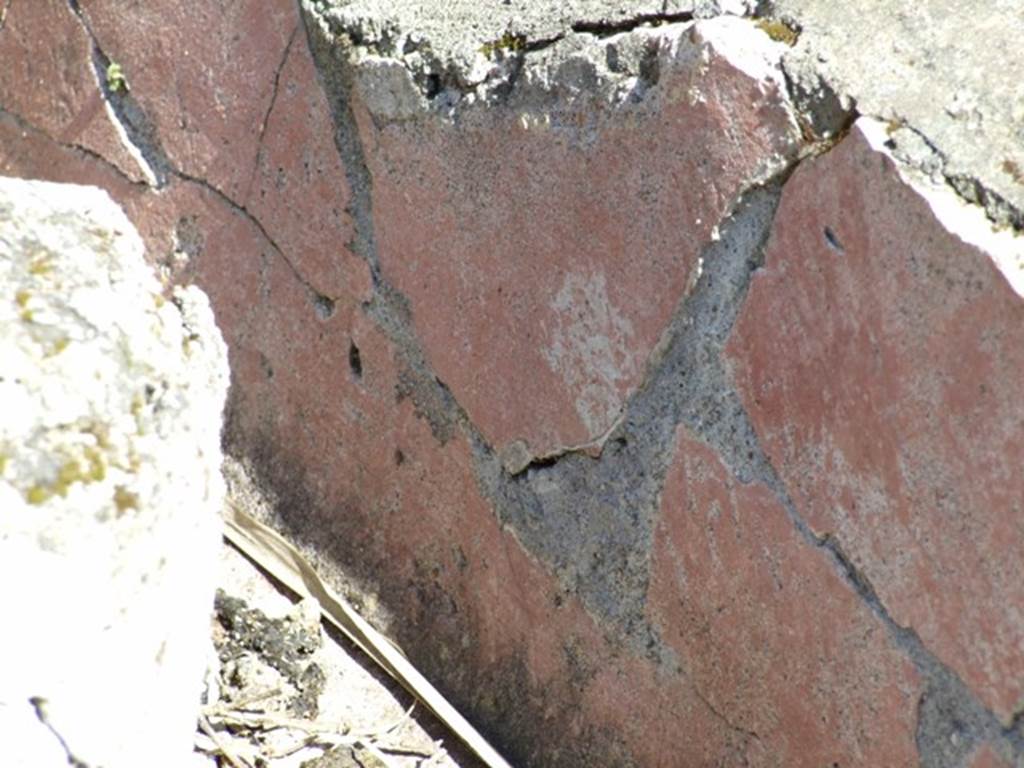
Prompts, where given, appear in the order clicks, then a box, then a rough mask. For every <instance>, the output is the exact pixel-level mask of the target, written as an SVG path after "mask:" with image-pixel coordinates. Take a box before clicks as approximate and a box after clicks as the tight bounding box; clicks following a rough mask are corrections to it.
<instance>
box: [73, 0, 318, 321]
mask: <svg viewBox="0 0 1024 768" xmlns="http://www.w3.org/2000/svg"><path fill="white" fill-rule="evenodd" d="M67 2H68V7H69V8H70V9H71V11H72V13H74V14H75V16H76V17H77V18H78V19H79V22H80V23H81V25H82V28H83V29H84V30H85V32H86V34H87V35H88V36H89V39H90V41H91V42H92V47H93V74H94V75H95V77H96V80H97V82H98V85H99V87H100V90H101V92H102V95H103V99H104V102H105V103H106V105H107V108H108V112H109V114H110V117H111V122H113V123H114V125H115V126H117V127H118V129H119V131H120V133H121V134H122V137H123V138H124V139H125V140H126V142H127V143H126V146H128V147H129V148H130V149H131V150H133V156H136V159H137V160H140V166H141V167H142V168H143V170H144V171H146V174H147V177H148V178H149V179H150V184H149V186H152V187H154V188H155V189H157V190H160V189H162V188H164V187H165V186H166V185H167V183H168V177H174V178H177V179H179V180H180V181H183V182H186V183H189V184H195V185H197V186H199V187H200V188H202V189H204V190H206V191H207V192H209V193H210V194H211V195H213V196H214V197H215V198H216V199H217V200H219V201H220V202H221V203H222V204H224V205H225V206H227V207H228V208H229V209H230V210H231V211H232V212H233V213H235V214H236V215H239V216H241V217H242V218H244V219H245V220H246V221H248V222H249V223H250V224H251V225H252V226H253V227H255V228H256V230H257V231H258V232H259V234H260V237H261V238H262V239H263V240H264V241H265V242H266V243H267V244H268V245H269V246H270V248H271V249H272V250H273V251H274V253H275V254H276V255H277V256H278V257H280V258H281V260H282V261H284V263H285V265H286V266H287V267H288V269H289V271H291V273H292V275H293V276H294V277H295V279H296V280H297V281H298V282H299V283H300V284H301V285H302V286H303V287H304V288H305V289H306V291H307V293H308V296H309V300H310V302H311V304H312V305H313V307H314V309H315V310H318V311H322V309H321V308H322V307H323V306H324V305H325V304H330V305H333V301H332V300H331V299H330V298H328V297H326V296H324V295H323V294H322V293H320V292H319V291H317V290H316V288H315V287H314V286H313V285H312V284H311V283H310V281H309V280H308V279H307V278H306V277H305V276H304V275H303V274H302V272H301V271H300V270H299V269H298V267H296V265H295V264H294V262H292V260H291V259H290V258H289V257H288V256H287V254H286V253H285V252H284V249H282V248H281V246H279V245H278V243H277V242H276V241H275V240H274V238H273V237H272V236H271V234H270V232H269V231H268V230H267V228H266V227H265V226H264V225H263V222H261V221H260V220H259V218H258V217H257V216H255V215H254V214H253V213H252V212H251V211H249V210H248V209H247V208H246V206H245V205H244V204H242V203H240V202H238V201H236V200H234V199H233V198H232V197H231V196H230V195H228V194H227V193H226V192H224V191H223V190H221V189H219V188H218V187H217V186H215V185H214V184H211V183H210V182H208V181H207V180H206V179H203V178H201V177H198V176H193V175H191V174H189V173H186V172H185V171H183V170H181V169H180V168H178V167H177V166H175V164H174V163H173V162H172V161H171V159H170V158H169V157H168V156H167V154H166V153H165V152H164V150H163V147H162V145H161V142H160V138H159V136H158V135H157V131H156V128H155V125H154V123H153V122H152V121H151V120H150V119H149V117H148V115H146V113H145V111H144V110H143V109H142V107H141V106H140V105H139V104H138V103H137V102H136V101H135V99H134V98H132V97H131V95H130V92H128V93H117V92H115V91H113V90H112V89H111V88H110V87H109V85H108V83H107V81H106V72H107V67H108V66H109V65H110V63H111V59H110V57H109V56H107V54H106V53H105V52H104V50H103V48H102V46H101V45H100V43H99V40H98V39H97V37H96V35H95V34H94V33H93V31H92V28H91V27H90V25H89V23H88V20H87V19H86V18H85V15H84V14H83V12H82V10H81V8H80V7H79V2H78V0H67ZM298 30H299V25H298V24H296V25H295V28H294V29H293V30H292V35H291V37H290V38H289V40H288V43H287V45H286V46H285V50H284V54H283V56H282V58H281V62H280V64H279V65H278V68H277V70H276V71H275V74H274V87H273V93H272V97H271V102H270V106H269V107H268V109H267V112H266V114H265V115H264V118H263V122H262V124H261V128H260V135H259V151H258V152H257V158H256V163H255V165H254V168H253V177H255V174H256V172H257V167H258V163H259V157H260V154H259V152H261V151H262V148H263V139H264V135H265V131H266V126H267V121H268V120H269V117H270V112H271V111H272V110H273V107H274V103H275V102H276V99H277V92H278V84H279V79H280V74H281V71H282V70H283V68H284V65H285V62H286V61H287V58H288V53H289V52H290V50H291V46H292V43H293V42H294V40H295V37H296V35H297V33H298ZM90 154H92V155H93V156H97V157H98V155H96V153H90ZM104 162H106V163H107V164H108V165H109V161H104ZM121 176H122V177H123V176H124V174H123V172H122V173H121ZM250 185H251V181H250ZM143 186H146V185H143Z"/></svg>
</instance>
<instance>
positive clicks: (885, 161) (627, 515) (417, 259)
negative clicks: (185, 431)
mask: <svg viewBox="0 0 1024 768" xmlns="http://www.w3.org/2000/svg"><path fill="white" fill-rule="evenodd" d="M384 5H385V6H386V7H383V8H381V7H376V6H375V5H374V4H372V3H369V2H358V3H352V4H350V5H347V6H345V7H344V8H338V7H337V5H336V4H334V3H329V2H325V1H324V0H309V1H308V2H304V3H302V4H301V7H300V6H299V5H297V4H296V2H295V0H273V1H268V0H261V1H260V2H255V0H235V1H234V2H228V3H223V2H216V3H215V2H205V1H203V2H192V3H188V4H185V3H180V2H177V1H176V0H160V1H159V2H148V3H134V4H132V3H129V4H126V3H124V2H119V1H115V0H80V1H79V2H71V3H67V4H66V3H65V2H62V1H59V0H44V1H42V2H37V1H36V0H7V2H6V3H5V4H4V5H3V8H4V10H5V14H4V16H3V21H2V22H0V60H3V61H4V62H16V65H14V66H5V67H4V68H2V70H0V173H6V174H13V175H22V176H32V177H42V178H47V179H54V180H62V181H68V180H73V181H78V182H86V183H91V184H97V185H99V186H101V187H103V188H105V189H107V190H108V191H109V192H110V194H111V195H112V196H113V197H114V198H115V199H117V200H118V201H119V202H121V203H122V205H124V206H125V208H126V210H127V211H128V212H129V215H130V216H131V217H132V219H133V221H134V223H135V224H136V226H137V227H138V228H139V230H140V232H141V233H142V235H143V237H144V238H145V239H146V240H147V245H148V249H149V251H150V252H151V253H153V254H158V258H159V260H160V262H161V266H162V267H164V268H165V269H166V270H167V271H168V272H169V273H170V274H172V275H173V276H175V278H176V279H178V280H181V281H184V282H187V281H194V282H196V283H198V284H199V285H200V286H201V287H203V288H204V289H205V290H206V291H207V293H208V294H209V295H210V297H211V302H212V303H213V306H214V310H215V312H216V316H217V320H218V323H219V324H220V326H221V328H222V330H223V332H224V334H225V337H226V339H227V341H228V345H229V352H230V361H231V369H232V393H231V404H230V427H229V448H230V450H231V451H232V452H233V453H234V454H236V455H237V456H239V457H240V458H243V459H245V460H247V461H248V462H249V464H250V465H251V466H252V467H253V469H254V470H255V471H257V472H258V473H259V475H260V476H261V478H262V479H263V481H264V482H265V483H266V484H267V485H268V487H269V488H271V489H272V490H273V491H274V492H275V493H276V495H277V497H278V498H279V500H280V507H279V511H278V514H279V518H278V520H277V523H278V524H279V525H280V526H282V527H283V528H285V529H287V530H288V531H289V532H290V534H291V535H292V536H293V537H295V538H297V539H298V540H299V541H300V542H302V543H303V545H304V546H306V547H307V548H308V549H309V550H310V551H312V552H315V553H316V556H317V558H318V559H319V560H320V561H321V563H322V564H323V566H324V568H325V569H327V570H328V571H329V570H330V569H331V568H332V567H337V565H339V564H340V565H342V566H344V568H345V570H346V571H347V572H348V573H350V574H354V575H355V578H357V579H358V580H360V582H361V583H362V584H363V585H364V586H369V587H370V588H371V589H372V590H373V591H374V592H375V593H376V594H377V595H378V596H379V605H376V606H373V605H370V606H367V610H368V611H370V612H371V613H374V615H375V616H376V617H377V618H378V619H379V620H380V621H383V622H389V621H390V629H391V631H392V632H393V633H394V635H395V637H396V638H397V639H398V640H399V641H400V642H401V643H402V645H403V646H404V647H405V648H406V649H407V650H408V651H409V652H410V654H411V655H412V656H413V658H414V659H415V660H416V661H417V663H419V664H420V665H421V666H422V667H423V668H424V669H425V670H426V671H427V672H428V674H429V675H430V676H431V677H432V678H433V679H434V680H435V681H436V682H437V683H438V684H439V685H440V687H441V688H442V689H444V690H445V692H446V693H448V694H450V695H451V696H452V698H453V699H454V701H455V702H456V703H458V704H459V705H460V706H462V707H464V708H465V710H466V711H467V712H468V713H470V714H471V716H472V717H473V718H474V719H475V720H476V721H477V722H478V723H479V724H480V725H481V726H482V727H483V728H484V730H485V731H486V732H487V733H488V734H489V735H490V736H491V737H493V739H494V740H495V742H496V743H497V744H498V745H499V746H500V747H501V748H502V750H503V751H504V752H506V753H507V755H508V757H509V758H510V759H511V760H512V761H513V762H514V763H516V764H520V765H543V766H549V765H564V766H582V765H587V766H590V765H615V766H623V765H638V766H676V765H687V766H689V765H694V766H698V765H709V766H710V765H722V766H733V765H758V766H803V765H806V766H821V765H837V766H860V765H886V766H903V765H907V766H909V765H925V766H974V767H975V768H978V767H980V766H1009V765H1024V733H1022V731H1021V721H1020V716H1019V713H1020V709H1021V702H1022V700H1024V616H1022V615H1021V606H1022V605H1024V578H1022V577H1024V573H1022V569H1024V566H1022V562H1024V530H1022V527H1024V516H1022V512H1024V510H1022V509H1021V506H1022V503H1024V502H1022V499H1024V475H1022V474H1021V472H1020V467H1021V466H1022V464H1024V402H1022V401H1021V399H1020V397H1019V389H1020V382H1021V381H1024V351H1022V350H1024V299H1022V295H1024V269H1022V265H1024V245H1022V242H1024V238H1022V236H1021V223H1022V217H1021V211H1022V210H1024V185H1022V179H1024V176H1022V172H1021V170H1020V169H1021V168H1024V140H1022V137H1021V135H1020V119H1021V117H1022V115H1021V114H1019V105H1020V104H1022V103H1024V98H1021V94H1020V92H1019V84H1017V83H1016V82H1015V81H1014V80H1013V78H1012V77H1010V76H1009V75H1008V74H1007V73H1008V72H1012V71H1013V66H1011V65H1010V63H1009V61H1005V60H1004V61H1003V63H1002V64H999V63H998V62H999V61H1000V58H999V57H1000V55H1002V56H1003V59H1007V58H1008V59H1011V60H1013V57H1014V56H1016V61H1017V69H1018V70H1019V69H1020V66H1024V62H1020V61H1019V59H1020V54H1019V53H1014V52H1015V51H1019V47H1018V46H1016V43H1015V42H1014V41H1012V40H1011V38H1012V34H1011V33H1010V32H1008V31H1007V30H1011V29H1013V28H1014V23H1010V22H1009V21H1007V19H1014V20H1016V21H1019V22H1020V24H1017V28H1018V29H1019V28H1020V27H1021V25H1024V18H1021V11H1020V9H1019V8H1016V7H1013V4H1011V5H1010V6H1007V7H1006V8H1004V9H1002V11H1000V10H999V9H994V10H993V9H992V8H991V7H989V6H988V5H986V7H985V8H983V9H978V12H977V13H964V12H963V11H962V9H961V10H959V11H957V12H956V13H954V12H953V10H951V9H946V8H945V7H944V5H943V4H942V3H939V2H931V3H924V4H920V3H917V4H913V5H910V4H907V7H906V8H903V7H902V5H901V7H900V9H899V13H894V14H893V15H892V16H891V17H887V18H885V19H878V20H877V23H875V20H874V18H873V16H871V15H870V14H869V9H866V8H862V7H861V6H863V5H866V4H862V3H854V4H847V5H845V6H844V7H843V9H842V10H837V9H833V8H831V5H830V4H827V3H814V2H810V1H809V0H786V1H785V2H779V3H777V4H775V6H774V7H772V8H767V7H764V4H762V6H761V7H760V8H759V11H758V13H756V14H755V13H752V11H751V8H750V6H752V5H753V4H744V3H739V2H736V3H720V4H714V3H699V4H697V5H696V6H693V5H691V4H688V3H668V4H664V3H660V2H659V3H644V2H639V1H638V2H631V3H624V4H613V3H605V2H602V1H601V0H587V2H580V3H573V4H565V3H551V4H531V5H530V7H529V8H523V7H520V6H519V5H518V4H509V5H505V4H497V3H496V4H494V7H491V6H490V5H485V4H481V3H466V4H462V3H458V2H453V3H448V4H444V5H443V7H440V6H439V7H434V6H431V5H430V4H417V3H401V2H394V3H387V4H384ZM548 6H550V7H548ZM624 6H625V7H624ZM432 8H434V10H433V11H432V10H431V9H432ZM442 10H443V11H444V13H442V12H441V11H442ZM726 11H728V13H726ZM1000 13H1001V14H1002V15H1001V16H1000ZM731 14H736V15H731ZM850 14H852V15H853V16H852V17H851V16H850ZM858 14H859V15H858ZM743 15H746V16H747V17H748V18H742V16H743ZM869 17H870V18H871V19H872V21H871V22H870V23H869V22H862V20H863V19H867V18H869ZM998 18H1001V19H1002V21H1001V22H999V23H996V21H994V20H995V19H998ZM853 19H856V20H857V23H854V20H853ZM954 22H955V23H954ZM1015 23H1016V22H1015ZM54 39H59V40H60V41H61V44H59V45H55V44H53V42H52V41H53V40H54ZM979 41H984V43H985V44H984V45H981V44H980V43H979ZM1000 51H1002V52H1003V53H1002V54H1000V53H999V52H1000ZM964 61H972V62H974V63H975V64H976V66H964V65H963V64H962V62H964ZM111 62H115V63H117V64H118V65H120V67H121V70H122V71H123V73H124V76H125V79H126V82H125V83H121V82H120V81H119V80H118V79H117V78H111V77H109V76H108V72H107V68H108V65H109V64H110V63H111ZM911 86H913V87H911ZM1014 89H1017V90H1014ZM922 92H923V93H927V94H931V95H930V96H929V97H921V96H920V94H921V93H922Z"/></svg>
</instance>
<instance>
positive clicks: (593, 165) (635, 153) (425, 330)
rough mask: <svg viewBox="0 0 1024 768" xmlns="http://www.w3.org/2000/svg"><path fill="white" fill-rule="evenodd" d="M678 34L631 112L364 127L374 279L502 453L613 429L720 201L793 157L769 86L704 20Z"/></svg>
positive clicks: (594, 110)
mask: <svg viewBox="0 0 1024 768" xmlns="http://www.w3.org/2000/svg"><path fill="white" fill-rule="evenodd" d="M668 29H669V30H670V31H667V32H666V33H665V39H664V40H663V41H662V42H661V43H660V45H662V46H663V47H664V48H669V47H671V46H672V45H673V44H676V45H678V46H679V47H681V48H683V49H685V48H687V47H688V46H689V47H692V48H693V50H694V55H692V56H691V57H690V58H689V59H686V60H685V63H680V64H675V65H669V64H667V63H666V64H663V70H664V74H663V77H662V80H661V81H660V82H659V87H658V90H657V92H656V94H655V95H652V96H650V97H649V98H648V100H647V101H645V102H642V103H640V104H638V105H634V106H629V107H616V108H609V107H607V106H602V105H601V104H600V103H597V102H588V101H585V102H584V103H581V104H578V105H576V106H573V107H567V108H565V110H564V111H556V112H553V113H551V114H547V113H545V114H542V115H533V114H530V113H525V114H520V113H519V112H518V111H517V110H516V109H513V108H494V109H485V110H482V111H478V112H477V113H472V114H470V115H467V116H465V117H464V118H462V119H461V120H460V121H459V124H458V126H457V127H456V126H454V125H452V124H451V123H449V122H445V121H442V120H432V121H417V122H415V123H409V122H399V123H389V124H385V125H383V126H382V127H380V128H377V127H376V125H375V124H374V123H371V122H370V121H369V120H363V121H362V131H363V133H364V136H363V140H364V143H365V144H366V145H367V146H368V147H371V148H372V151H371V152H370V153H369V155H370V158H369V162H370V166H371V168H370V169H371V172H372V174H373V179H374V185H373V192H374V195H373V206H374V215H375V221H376V223H377V243H378V249H379V253H380V261H381V265H382V268H383V271H384V273H385V275H386V276H387V277H388V278H389V279H390V280H391V282H392V283H393V284H394V285H395V286H396V287H397V288H398V289H399V290H400V291H401V292H402V293H403V294H404V295H405V296H406V297H408V299H409V303H410V306H411V309H412V314H413V320H414V323H415V327H416V330H417V333H418V335H419V336H420V338H421V340H422V342H423V345H424V347H425V350H426V353H427V356H428V358H429V360H430V362H431V364H432V366H433V367H434V369H435V371H436V372H437V375H438V376H439V377H440V378H441V380H442V381H444V382H445V384H446V385H448V387H450V388H451V390H452V393H453V394H454V395H455V397H456V399H457V400H458V401H459V403H460V404H461V405H462V406H463V407H464V408H465V409H466V410H467V411H468V413H469V415H470V416H471V418H472V419H473V422H474V423H475V424H476V425H477V426H478V427H479V428H480V430H481V431H482V432H483V434H484V437H485V438H486V439H487V440H488V442H489V443H491V444H492V445H494V446H495V447H496V448H497V450H498V451H499V452H507V451H509V450H510V449H511V447H512V446H513V444H515V443H517V442H519V443H522V444H525V447H526V450H527V453H528V454H529V455H531V456H544V455H546V454H550V453H557V452H558V451H560V450H561V449H564V448H568V447H572V446H579V445H585V444H591V443H594V442H595V441H599V440H600V438H602V437H603V435H604V434H605V432H606V431H607V430H608V429H609V427H611V426H612V425H613V424H614V423H615V421H616V418H617V417H618V415H619V413H620V411H621V408H622V406H623V404H624V402H625V399H626V398H627V396H628V395H629V394H630V393H631V392H632V391H633V390H635V388H636V387H637V386H638V385H639V384H640V382H641V380H642V378H643V375H644V371H645V368H646V365H647V363H648V359H649V357H650V355H651V352H652V350H653V348H654V347H655V345H656V344H657V342H658V341H659V339H660V338H661V335H662V333H663V331H664V330H665V327H666V324H667V323H668V320H669V319H670V317H671V315H672V312H673V310H674V309H675V307H676V305H677V304H678V302H679V301H680V299H681V298H682V297H683V296H684V295H685V294H686V292H687V291H688V290H689V287H690V284H691V282H692V280H693V279H694V277H695V268H696V266H697V257H698V255H699V253H700V250H701V248H702V247H704V246H705V245H706V244H707V243H708V241H709V239H710V237H711V233H712V231H713V230H714V228H715V227H716V226H717V224H718V222H719V221H720V220H721V218H722V216H723V214H724V213H725V212H726V210H727V208H728V206H729V205H730V204H731V203H733V202H734V200H735V198H736V195H737V194H738V192H739V191H740V190H741V189H742V188H743V187H744V186H745V185H746V184H747V183H748V181H749V179H750V178H752V177H753V176H755V175H756V173H757V172H759V171H760V170H762V169H763V168H765V167H767V166H768V165H770V164H771V162H777V156H778V155H786V154H789V153H791V152H792V151H793V150H794V148H795V143H796V138H797V136H798V134H797V133H796V129H795V123H793V121H792V118H791V116H790V114H789V112H788V111H787V109H786V107H785V106H784V104H783V102H782V96H781V95H780V93H779V91H778V89H777V87H776V86H775V84H774V83H772V82H770V81H767V80H764V79H758V78H757V77H756V76H754V75H751V74H750V73H748V71H745V69H744V68H743V67H741V66H740V65H737V64H734V63H733V62H732V61H730V59H729V58H728V56H727V55H725V54H723V53H722V52H721V51H719V50H717V49H716V48H715V46H714V45H713V44H712V43H710V42H706V41H704V38H703V37H702V35H701V30H703V29H704V27H703V26H702V25H699V26H698V27H697V28H696V29H695V30H694V29H691V30H689V31H681V30H682V29H683V28H682V27H679V26H675V27H669V28H668ZM680 35H682V38H683V39H682V40H681V41H679V42H678V43H674V42H673V41H674V38H675V37H678V36H680ZM752 47H754V48H755V50H756V46H752ZM698 51H703V55H701V54H700V53H697V52H698ZM757 55H758V54H757V53H755V54H754V56H753V58H755V59H756V58H757ZM765 56H766V54H765ZM705 58H706V61H705ZM680 59H684V57H683V56H682V55H680ZM746 63H747V64H748V68H749V62H746ZM761 66H762V67H765V68H766V65H764V64H763V63H762V65H761ZM545 120H550V121H551V123H550V124H545ZM514 463H515V462H512V464H513V465H514Z"/></svg>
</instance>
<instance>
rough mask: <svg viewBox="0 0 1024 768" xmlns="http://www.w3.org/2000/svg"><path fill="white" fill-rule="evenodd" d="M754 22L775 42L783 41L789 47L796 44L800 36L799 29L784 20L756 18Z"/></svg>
mask: <svg viewBox="0 0 1024 768" xmlns="http://www.w3.org/2000/svg"><path fill="white" fill-rule="evenodd" d="M755 24H757V27H758V28H759V29H760V30H761V31H762V32H764V33H765V34H766V35H768V37H770V38H771V39H772V40H774V41H775V42H777V43H784V44H786V45H788V46H790V47H793V46H794V45H796V41H797V40H798V39H799V38H800V32H799V30H796V29H793V27H791V26H789V24H787V23H786V22H784V21H780V20H778V19H758V20H757V21H756V22H755Z"/></svg>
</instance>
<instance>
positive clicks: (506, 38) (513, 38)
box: [480, 32, 526, 59]
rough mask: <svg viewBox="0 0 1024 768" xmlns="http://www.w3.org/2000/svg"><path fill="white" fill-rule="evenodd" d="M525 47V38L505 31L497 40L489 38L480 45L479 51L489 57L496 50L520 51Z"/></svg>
mask: <svg viewBox="0 0 1024 768" xmlns="http://www.w3.org/2000/svg"><path fill="white" fill-rule="evenodd" d="M525 48H526V38H525V37H523V36H522V35H513V34H512V33H510V32H506V33H505V34H503V35H502V36H501V37H499V38H498V39H497V40H491V41H489V42H486V43H484V44H483V45H481V46H480V53H482V54H483V55H484V56H486V57H487V58H488V59H490V58H491V57H492V56H493V55H494V54H496V53H497V52H498V51H513V52H515V51H522V50H524V49H525Z"/></svg>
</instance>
